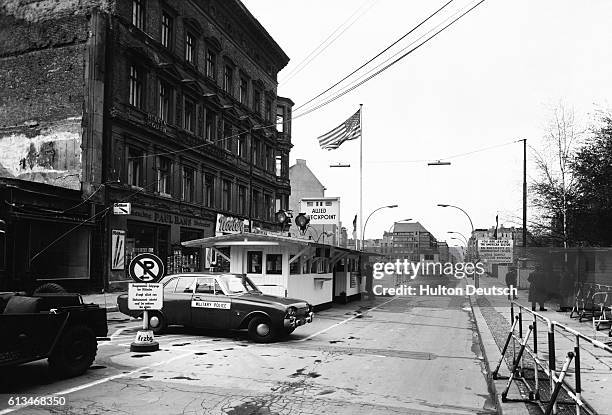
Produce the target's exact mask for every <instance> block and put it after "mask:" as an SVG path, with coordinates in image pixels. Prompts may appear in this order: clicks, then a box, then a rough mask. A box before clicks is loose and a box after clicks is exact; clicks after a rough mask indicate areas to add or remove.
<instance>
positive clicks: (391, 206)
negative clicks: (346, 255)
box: [361, 205, 397, 251]
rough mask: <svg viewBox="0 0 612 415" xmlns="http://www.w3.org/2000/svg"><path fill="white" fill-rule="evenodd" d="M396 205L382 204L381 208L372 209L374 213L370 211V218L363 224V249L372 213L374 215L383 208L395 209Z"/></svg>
mask: <svg viewBox="0 0 612 415" xmlns="http://www.w3.org/2000/svg"><path fill="white" fill-rule="evenodd" d="M396 207H397V205H387V206H381V207H379V208H377V209H374V210H373V211H372V213H370V214H369V215H368V218H367V219H366V221H365V224H364V225H363V232H361V250H362V251H363V247H364V245H363V243H364V240H365V230H366V226H368V221H369V220H370V217H372V215H373V214H374V213H376V212H378V211H379V210H381V209H393V208H396Z"/></svg>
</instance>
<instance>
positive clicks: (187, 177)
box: [181, 167, 193, 202]
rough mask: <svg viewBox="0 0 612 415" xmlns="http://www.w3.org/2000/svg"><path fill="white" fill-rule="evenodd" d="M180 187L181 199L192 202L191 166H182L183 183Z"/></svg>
mask: <svg viewBox="0 0 612 415" xmlns="http://www.w3.org/2000/svg"><path fill="white" fill-rule="evenodd" d="M181 189H182V191H181V199H183V200H184V201H185V202H193V169H192V168H191V167H183V185H182V186H181Z"/></svg>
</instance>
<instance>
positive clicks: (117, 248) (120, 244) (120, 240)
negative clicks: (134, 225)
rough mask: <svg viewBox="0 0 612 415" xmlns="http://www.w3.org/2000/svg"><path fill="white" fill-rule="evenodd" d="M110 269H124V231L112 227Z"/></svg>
mask: <svg viewBox="0 0 612 415" xmlns="http://www.w3.org/2000/svg"><path fill="white" fill-rule="evenodd" d="M111 255H112V263H111V265H112V266H111V269H112V270H113V271H118V270H123V269H125V231H122V230H117V229H113V231H112V235H111Z"/></svg>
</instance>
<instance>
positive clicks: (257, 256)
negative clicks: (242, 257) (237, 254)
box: [247, 251, 263, 274]
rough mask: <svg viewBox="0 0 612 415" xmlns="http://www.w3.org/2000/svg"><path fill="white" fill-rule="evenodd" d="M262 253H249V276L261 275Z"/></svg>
mask: <svg viewBox="0 0 612 415" xmlns="http://www.w3.org/2000/svg"><path fill="white" fill-rule="evenodd" d="M262 255H263V254H262V252H261V251H248V253H247V272H248V273H249V274H261V261H262Z"/></svg>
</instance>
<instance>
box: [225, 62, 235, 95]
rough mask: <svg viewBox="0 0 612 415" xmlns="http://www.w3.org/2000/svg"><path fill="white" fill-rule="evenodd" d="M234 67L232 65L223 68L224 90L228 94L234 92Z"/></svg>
mask: <svg viewBox="0 0 612 415" xmlns="http://www.w3.org/2000/svg"><path fill="white" fill-rule="evenodd" d="M233 74H234V69H233V68H232V67H231V66H230V65H225V67H224V68H223V90H224V91H225V92H227V93H228V94H231V93H232V86H233V81H234V79H233Z"/></svg>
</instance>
